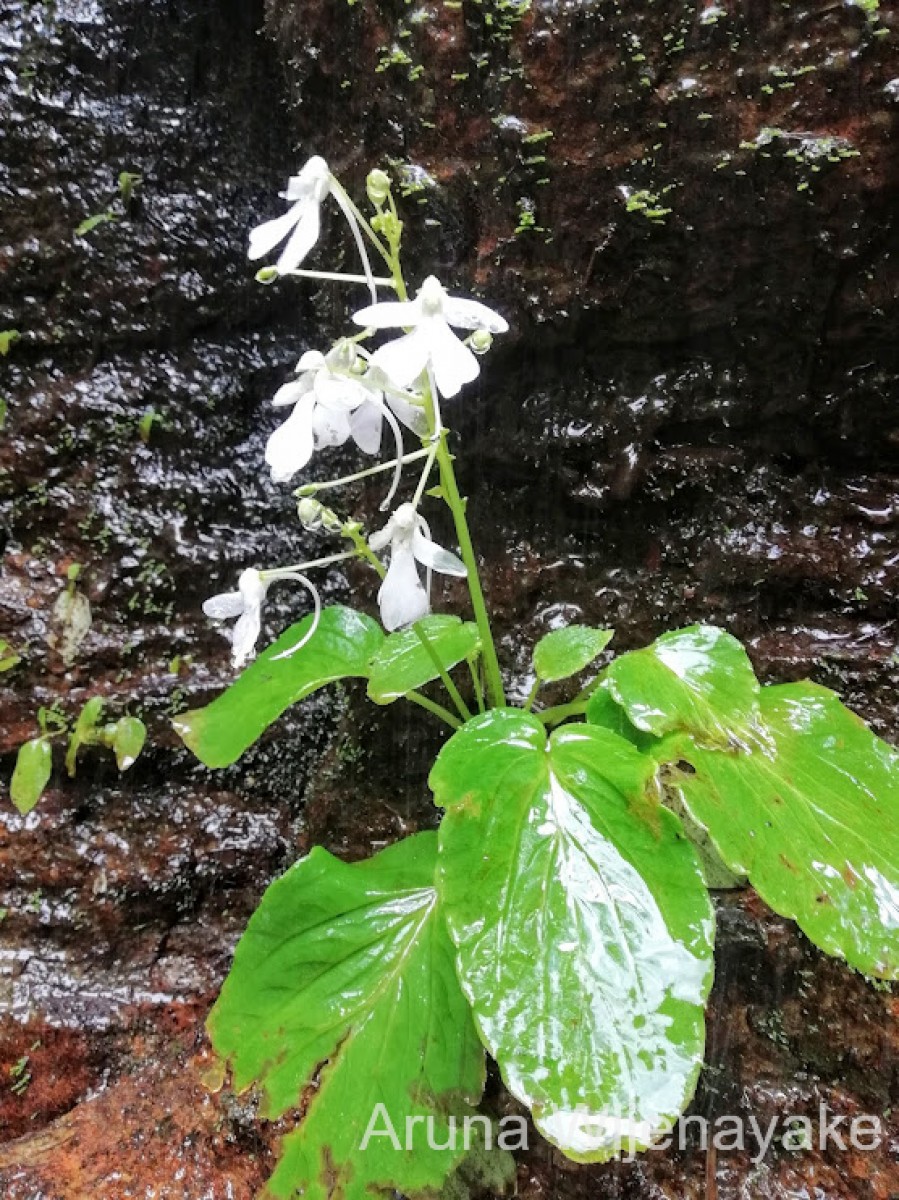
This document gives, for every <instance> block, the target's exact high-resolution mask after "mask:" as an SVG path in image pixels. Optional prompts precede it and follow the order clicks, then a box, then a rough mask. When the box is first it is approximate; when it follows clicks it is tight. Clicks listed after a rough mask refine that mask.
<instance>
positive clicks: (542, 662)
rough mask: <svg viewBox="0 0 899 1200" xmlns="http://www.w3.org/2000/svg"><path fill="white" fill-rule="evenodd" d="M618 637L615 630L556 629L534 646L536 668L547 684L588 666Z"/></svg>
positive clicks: (570, 627)
mask: <svg viewBox="0 0 899 1200" xmlns="http://www.w3.org/2000/svg"><path fill="white" fill-rule="evenodd" d="M614 636H615V632H614V630H612V629H592V628H591V627H590V626H589V625H569V626H568V628H567V629H554V630H553V631H552V632H551V633H547V634H546V635H545V637H542V638H541V639H540V641H539V642H538V643H537V645H536V646H535V647H534V670H535V671H536V672H537V675H538V676H539V677H540V679H542V680H543V682H544V683H554V682H555V681H556V680H557V679H567V678H568V677H569V676H570V675H577V674H578V672H579V671H583V670H584V668H585V667H589V666H590V664H591V663H592V662H593V660H594V659H595V658H598V657H599V656H600V654H602V652H603V650H605V648H606V646H608V644H609V642H610V641H611V640H612V638H613V637H614Z"/></svg>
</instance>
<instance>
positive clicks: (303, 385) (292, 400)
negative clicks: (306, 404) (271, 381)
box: [272, 376, 313, 408]
mask: <svg viewBox="0 0 899 1200" xmlns="http://www.w3.org/2000/svg"><path fill="white" fill-rule="evenodd" d="M312 383H313V380H312V379H310V378H309V377H308V376H307V377H306V378H305V379H291V380H290V381H289V382H288V383H285V384H283V385H282V386H281V387H279V388H278V390H277V391H276V392H275V395H274V398H273V400H272V404H274V405H275V406H276V407H277V408H283V407H284V406H285V405H287V404H296V403H297V401H298V400H302V399H303V397H304V396H305V395H306V393H307V392H309V391H311V390H312Z"/></svg>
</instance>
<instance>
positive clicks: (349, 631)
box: [172, 604, 384, 767]
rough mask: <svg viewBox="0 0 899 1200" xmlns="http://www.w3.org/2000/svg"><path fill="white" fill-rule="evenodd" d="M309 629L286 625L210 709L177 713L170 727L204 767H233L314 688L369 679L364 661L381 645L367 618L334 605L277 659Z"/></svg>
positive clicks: (305, 621)
mask: <svg viewBox="0 0 899 1200" xmlns="http://www.w3.org/2000/svg"><path fill="white" fill-rule="evenodd" d="M311 625H312V617H311V615H310V616H308V617H305V618H304V619H303V620H302V621H299V622H298V623H297V624H296V625H291V627H290V628H289V629H288V630H286V631H285V632H284V633H283V634H282V635H281V637H279V638H278V640H277V641H276V642H275V644H274V645H273V646H269V648H268V649H267V650H265V651H264V652H263V653H262V654H260V655H259V657H258V658H257V659H256V660H255V661H254V662H252V663H250V665H249V666H248V667H247V668H246V670H245V671H243V672H242V673H241V674H240V675H239V676H238V677H237V679H235V681H234V683H232V684H231V686H230V687H229V688H228V689H227V690H226V691H224V692H222V694H221V695H220V696H218V697H217V698H216V699H215V700H213V701H212V703H211V704H207V705H206V706H205V708H195V709H192V710H191V711H190V712H186V713H182V714H181V715H180V716H179V717H176V718H175V720H174V721H173V722H172V723H173V725H174V726H175V729H176V730H177V732H178V733H179V734H180V736H181V737H182V738H183V739H184V742H185V744H186V745H187V746H188V747H189V748H190V749H191V750H193V752H194V754H196V756H197V758H198V759H199V760H200V761H201V762H203V763H205V764H206V766H207V767H227V766H230V764H231V763H233V762H236V761H237V759H238V758H240V756H241V754H243V752H244V751H245V750H246V749H247V748H248V747H249V746H252V744H253V743H254V742H255V741H256V739H257V738H258V737H259V736H260V734H262V733H264V732H265V730H266V729H267V728H268V727H269V725H271V723H272V722H273V721H276V720H277V719H278V717H280V716H281V714H282V713H283V712H284V710H285V709H286V708H289V707H290V705H291V704H296V703H297V702H298V701H300V700H303V699H304V698H305V697H306V696H309V695H311V693H312V692H314V691H316V690H317V689H318V688H320V687H324V686H325V684H327V683H333V682H334V681H335V680H336V679H346V678H349V677H351V676H363V677H364V676H366V675H367V674H368V663H369V660H370V658H371V656H372V655H373V654H374V652H375V651H376V650H377V648H378V646H380V644H381V642H382V641H383V640H384V633H383V631H382V629H381V627H380V626H379V625H378V624H377V623H376V622H375V621H373V620H372V619H371V617H367V616H365V614H364V613H359V612H356V611H355V610H354V609H352V608H344V607H343V606H342V605H339V604H337V605H334V606H333V607H331V608H325V609H323V610H322V614H321V620H320V621H319V625H318V628H317V629H316V631H315V633H314V634H313V635H312V637H311V638H310V639H309V641H308V642H307V643H306V645H305V646H303V648H302V649H301V650H298V651H297V653H296V654H294V655H291V656H290V657H288V658H282V657H281V656H282V655H283V654H284V652H285V651H287V650H289V649H290V648H291V646H295V645H296V644H297V642H299V641H300V639H301V638H303V637H305V636H306V633H307V632H308V630H309V628H310V627H311Z"/></svg>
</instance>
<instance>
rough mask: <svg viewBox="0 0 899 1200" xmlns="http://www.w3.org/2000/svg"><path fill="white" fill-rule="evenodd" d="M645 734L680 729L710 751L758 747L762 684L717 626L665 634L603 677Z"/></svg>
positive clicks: (733, 640)
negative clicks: (736, 747) (757, 726)
mask: <svg viewBox="0 0 899 1200" xmlns="http://www.w3.org/2000/svg"><path fill="white" fill-rule="evenodd" d="M604 679H605V682H606V683H607V684H608V688H609V692H610V694H611V696H612V698H613V699H614V700H615V701H616V703H618V704H620V705H621V706H622V708H624V710H625V712H626V713H627V715H628V717H629V718H630V720H631V721H632V722H633V723H634V725H636V726H637V728H638V729H644V730H647V731H648V732H649V733H654V734H655V735H656V736H657V737H661V736H662V735H663V734H666V733H672V732H673V731H674V730H681V731H683V732H685V733H690V734H692V735H693V737H694V738H695V739H696V740H697V741H698V742H700V743H702V744H705V745H711V746H722V747H728V746H752V745H755V744H756V741H755V736H756V724H757V719H758V697H759V683H758V680H757V679H756V677H755V673H754V672H753V670H752V664H751V663H750V661H749V659H748V658H747V657H746V651H745V650H744V649H743V647H742V646H741V645H740V643H739V642H738V641H737V639H736V638H734V637H731V635H730V634H729V633H725V631H724V630H723V629H716V628H715V627H714V626H713V625H691V626H690V627H689V628H688V629H678V630H675V631H674V632H673V633H665V634H663V635H662V636H661V637H660V638H657V639H656V640H655V641H654V642H653V643H652V644H651V645H649V646H646V647H645V648H644V649H643V650H634V651H631V653H629V654H623V655H622V656H621V657H620V658H616V659H615V660H614V661H613V662H612V663H610V664H609V666H608V668H607V669H606V671H605V675H604Z"/></svg>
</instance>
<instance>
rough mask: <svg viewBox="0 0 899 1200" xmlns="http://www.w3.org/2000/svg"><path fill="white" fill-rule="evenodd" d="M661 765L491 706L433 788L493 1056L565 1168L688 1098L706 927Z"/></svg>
mask: <svg viewBox="0 0 899 1200" xmlns="http://www.w3.org/2000/svg"><path fill="white" fill-rule="evenodd" d="M653 770H654V768H653V765H652V763H651V762H650V761H649V760H647V759H646V758H645V757H644V756H642V755H641V754H640V753H639V752H638V751H637V750H636V749H635V748H634V747H633V746H632V745H630V744H629V743H628V742H626V741H624V740H623V739H622V738H620V737H618V736H616V735H615V734H614V733H611V732H610V731H608V730H605V729H599V728H590V727H588V726H569V727H568V728H567V729H561V730H557V731H556V732H555V733H554V734H553V736H552V738H551V742H550V744H549V745H547V740H546V734H545V731H544V729H543V727H542V725H541V724H540V722H539V721H537V720H536V719H535V718H533V717H531V716H529V715H527V714H525V713H522V712H519V711H515V710H508V709H506V710H497V711H493V712H491V713H488V714H486V715H485V716H483V717H479V718H476V719H475V720H474V721H471V722H469V723H468V725H466V726H465V727H464V728H463V729H462V730H460V731H459V732H458V733H457V734H455V735H454V737H453V738H452V739H451V740H450V741H449V742H448V743H447V745H446V746H445V747H444V749H443V751H442V752H441V754H440V756H439V758H438V760H437V763H436V765H435V767H434V770H433V772H432V774H431V785H432V787H433V789H434V793H435V798H436V800H437V803H438V804H440V805H442V806H444V807H445V808H446V810H447V811H446V814H445V816H444V819H443V822H442V824H441V827H440V874H439V879H440V888H441V895H442V897H443V900H444V905H445V908H446V913H447V921H448V924H449V927H450V932H451V935H452V937H453V940H454V942H455V944H456V947H457V950H458V963H459V968H460V978H461V979H462V982H463V987H464V989H465V992H466V994H467V995H468V997H469V999H470V1000H471V1002H472V1006H473V1009H474V1012H475V1017H476V1020H477V1022H478V1026H479V1029H480V1032H481V1034H482V1037H483V1039H484V1042H485V1044H486V1045H487V1047H488V1049H489V1050H490V1052H491V1054H493V1055H494V1057H495V1058H496V1059H497V1061H498V1062H499V1065H500V1068H501V1070H502V1072H503V1077H504V1079H505V1081H506V1084H507V1086H508V1087H509V1089H510V1090H511V1091H512V1093H513V1094H514V1095H515V1096H517V1097H518V1098H519V1099H520V1100H522V1101H523V1102H524V1103H525V1104H527V1105H528V1106H529V1107H530V1108H531V1109H532V1111H533V1114H534V1119H535V1121H536V1124H537V1127H538V1128H539V1129H540V1130H541V1132H542V1133H544V1134H545V1136H546V1137H548V1138H549V1139H550V1140H551V1141H553V1142H555V1143H556V1144H557V1145H558V1146H560V1147H561V1148H562V1149H563V1150H564V1151H565V1153H566V1154H568V1155H569V1156H570V1157H573V1158H577V1159H582V1160H585V1161H593V1160H602V1159H606V1158H609V1157H611V1156H612V1155H614V1154H615V1153H617V1152H618V1151H619V1150H620V1149H621V1148H622V1147H627V1146H629V1145H630V1144H633V1145H634V1146H635V1147H641V1146H646V1145H647V1144H649V1142H650V1141H651V1140H652V1139H653V1138H654V1137H658V1136H659V1135H660V1134H661V1133H662V1132H663V1131H664V1130H665V1129H667V1128H668V1127H669V1126H670V1125H671V1124H672V1123H673V1121H674V1120H675V1119H676V1117H677V1115H678V1114H679V1113H680V1111H681V1110H682V1108H683V1107H684V1105H685V1104H686V1103H687V1101H688V1100H689V1098H690V1096H691V1095H692V1093H693V1090H694V1087H695V1084H696V1079H697V1076H698V1073H699V1069H700V1065H701V1062H702V1054H703V1041H704V1024H703V1005H704V1001H705V998H706V996H707V994H708V989H709V987H710V984H711V977H712V938H713V915H712V910H711V906H710V902H709V898H708V893H707V891H706V889H705V886H704V884H703V882H702V877H701V874H700V871H699V866H698V864H697V861H696V857H695V855H694V852H693V849H692V847H691V846H690V844H689V843H688V842H687V841H686V840H685V839H684V838H683V837H682V835H681V831H680V825H679V822H678V821H677V818H676V817H674V816H673V814H671V813H669V812H667V811H665V810H664V809H660V808H657V807H655V806H653V805H651V804H650V802H649V801H648V800H647V799H646V792H647V788H648V787H649V783H650V779H651V776H652V774H653Z"/></svg>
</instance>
